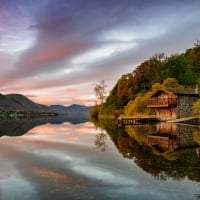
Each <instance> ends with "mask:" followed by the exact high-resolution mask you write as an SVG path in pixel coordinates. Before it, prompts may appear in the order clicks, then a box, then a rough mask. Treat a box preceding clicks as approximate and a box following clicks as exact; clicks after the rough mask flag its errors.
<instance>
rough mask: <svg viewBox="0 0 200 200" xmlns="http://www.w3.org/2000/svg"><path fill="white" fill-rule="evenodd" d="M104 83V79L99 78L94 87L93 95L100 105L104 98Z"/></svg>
mask: <svg viewBox="0 0 200 200" xmlns="http://www.w3.org/2000/svg"><path fill="white" fill-rule="evenodd" d="M106 87H107V85H106V83H105V81H104V80H101V81H100V82H99V83H98V84H96V85H95V87H94V92H95V96H96V98H97V102H99V103H100V105H102V104H103V103H104V100H105V98H106Z"/></svg>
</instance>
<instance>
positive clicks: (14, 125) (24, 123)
mask: <svg viewBox="0 0 200 200" xmlns="http://www.w3.org/2000/svg"><path fill="white" fill-rule="evenodd" d="M87 121H88V119H87V118H79V117H77V118H70V117H68V116H65V115H60V116H57V117H51V118H31V119H18V120H9V119H7V120H1V121H0V137H1V136H3V135H7V136H20V135H23V134H25V133H27V132H28V131H29V130H31V129H32V128H34V127H36V126H39V125H42V124H47V123H50V124H62V123H64V122H69V123H71V124H80V123H85V122H87Z"/></svg>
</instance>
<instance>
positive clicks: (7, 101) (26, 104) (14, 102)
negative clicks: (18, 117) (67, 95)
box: [0, 94, 90, 116]
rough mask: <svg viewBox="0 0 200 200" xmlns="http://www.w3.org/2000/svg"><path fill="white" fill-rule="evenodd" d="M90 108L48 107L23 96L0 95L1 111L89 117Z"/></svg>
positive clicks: (78, 106)
mask: <svg viewBox="0 0 200 200" xmlns="http://www.w3.org/2000/svg"><path fill="white" fill-rule="evenodd" d="M89 109H90V107H87V106H83V105H76V104H74V105H71V106H62V105H52V106H46V105H42V104H38V103H35V102H33V101H31V100H30V99H29V98H27V97H26V96H24V95H21V94H8V95H3V94H0V111H34V112H53V113H57V114H63V115H77V114H78V115H84V116H88V112H89Z"/></svg>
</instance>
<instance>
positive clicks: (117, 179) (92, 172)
mask: <svg viewBox="0 0 200 200" xmlns="http://www.w3.org/2000/svg"><path fill="white" fill-rule="evenodd" d="M72 169H73V170H74V171H75V172H76V173H78V174H81V175H84V176H86V177H89V178H92V179H97V180H100V181H103V182H105V183H108V184H116V185H121V184H122V183H123V185H134V186H136V185H138V184H139V183H138V182H137V181H136V180H133V179H131V178H128V177H127V176H125V174H124V173H119V172H117V171H116V170H115V169H113V171H111V170H108V169H107V168H106V166H105V167H98V166H95V164H94V165H92V166H91V165H90V164H88V163H86V162H84V161H83V162H82V163H79V164H76V165H74V166H73V167H72Z"/></svg>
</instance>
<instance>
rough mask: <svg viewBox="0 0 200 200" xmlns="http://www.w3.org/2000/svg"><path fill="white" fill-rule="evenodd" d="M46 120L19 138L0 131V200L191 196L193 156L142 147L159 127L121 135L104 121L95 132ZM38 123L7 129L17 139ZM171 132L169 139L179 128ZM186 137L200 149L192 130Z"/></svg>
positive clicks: (194, 190)
mask: <svg viewBox="0 0 200 200" xmlns="http://www.w3.org/2000/svg"><path fill="white" fill-rule="evenodd" d="M53 120H54V122H50V121H49V122H48V124H45V125H41V126H36V127H34V128H31V129H30V130H29V131H28V132H27V133H26V134H24V135H21V136H20V137H19V136H16V137H9V136H6V135H8V134H6V132H5V130H8V129H5V128H4V130H3V131H1V132H2V133H4V136H2V137H1V138H0V147H1V148H0V162H1V165H0V199H1V200H15V199H24V200H25V199H30V200H35V199H40V200H43V199H44V200H46V199H56V200H59V199H60V200H63V199H72V200H74V199H75V200H77V199H97V200H104V199H105V200H107V199H113V200H121V199H149V200H161V199H162V200H165V199H184V200H188V199H190V200H196V199H198V197H199V186H198V184H199V182H200V175H199V169H200V168H199V166H200V165H199V164H200V163H199V160H200V159H199V158H197V156H196V150H195V149H194V148H189V149H188V148H174V149H170V150H167V151H161V152H159V151H157V150H156V149H155V147H154V146H152V144H151V143H148V136H151V135H152V136H153V135H154V136H155V135H156V134H157V135H159V134H161V133H160V129H161V127H164V126H165V125H162V126H159V125H148V124H146V125H143V126H133V127H131V126H130V127H126V130H125V129H123V128H122V127H120V128H119V127H117V126H116V124H115V123H112V122H111V121H108V120H106V121H105V122H102V124H101V125H102V127H101V129H99V128H97V129H95V127H94V125H93V124H92V123H89V122H86V123H83V124H72V123H69V122H66V121H65V122H62V124H56V123H55V119H53ZM56 120H58V119H56ZM36 121H37V120H36ZM39 121H40V122H37V123H36V122H35V121H29V122H30V124H29V123H28V121H26V122H25V121H24V122H23V121H19V122H18V125H14V122H13V124H12V126H13V127H9V128H10V132H11V131H14V133H15V135H17V134H21V133H23V132H24V130H25V128H24V129H23V128H22V127H29V128H30V127H33V125H34V124H35V125H39V124H42V123H46V122H47V121H45V122H44V121H43V122H42V121H41V120H39ZM58 121H59V120H58ZM61 121H62V120H61ZM61 121H60V122H61ZM22 122H23V123H26V124H23V123H22ZM33 122H34V123H33ZM9 123H10V122H9ZM19 124H20V125H19ZM28 124H29V125H28ZM10 126H11V124H10ZM14 127H15V128H14ZM11 128H12V129H11ZM18 128H19V129H20V131H17V129H18ZM22 129H23V131H21V130H22ZM105 130H106V131H105ZM173 130H175V132H174V133H173V135H175V134H176V132H177V130H179V128H177V127H175V129H173ZM180 130H181V131H182V130H184V128H183V129H180ZM107 133H109V134H107ZM192 133H193V139H194V141H195V142H197V143H198V144H199V142H198V141H200V140H199V138H200V137H199V130H198V129H195V130H194V131H192ZM164 134H169V133H168V132H167V133H166V132H165V133H164ZM186 135H187V134H186ZM184 140H185V139H184ZM95 144H96V145H97V146H98V148H95ZM119 152H120V154H119ZM122 155H123V156H122ZM124 157H126V158H124ZM127 158H128V159H127ZM141 169H142V170H141ZM147 172H148V173H147ZM163 180H165V181H163Z"/></svg>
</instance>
